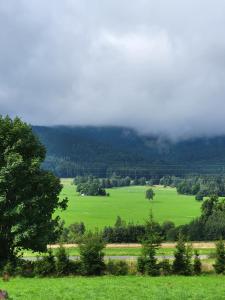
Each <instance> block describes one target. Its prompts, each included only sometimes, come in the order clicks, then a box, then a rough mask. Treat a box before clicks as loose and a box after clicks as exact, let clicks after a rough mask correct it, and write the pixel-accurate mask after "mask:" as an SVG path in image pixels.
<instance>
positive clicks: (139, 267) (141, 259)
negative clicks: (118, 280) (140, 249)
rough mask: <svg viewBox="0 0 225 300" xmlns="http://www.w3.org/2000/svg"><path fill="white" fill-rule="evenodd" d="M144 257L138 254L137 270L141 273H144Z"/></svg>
mask: <svg viewBox="0 0 225 300" xmlns="http://www.w3.org/2000/svg"><path fill="white" fill-rule="evenodd" d="M145 265H146V257H144V256H140V257H138V259H137V271H138V272H139V273H141V274H144V273H145Z"/></svg>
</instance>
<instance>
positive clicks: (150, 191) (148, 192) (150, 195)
mask: <svg viewBox="0 0 225 300" xmlns="http://www.w3.org/2000/svg"><path fill="white" fill-rule="evenodd" d="M154 196H155V193H154V191H153V189H151V188H150V189H147V190H146V192H145V198H146V199H148V200H153V198H154Z"/></svg>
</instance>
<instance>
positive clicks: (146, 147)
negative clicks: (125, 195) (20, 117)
mask: <svg viewBox="0 0 225 300" xmlns="http://www.w3.org/2000/svg"><path fill="white" fill-rule="evenodd" d="M33 131H34V132H35V133H36V134H37V135H38V136H39V138H40V139H41V141H42V142H43V143H44V145H45V146H46V148H47V158H46V160H45V162H44V167H45V168H46V169H49V170H52V171H53V172H54V173H55V174H56V175H58V176H60V177H75V176H78V175H95V176H97V177H109V176H111V175H112V174H113V173H114V172H116V174H117V175H121V176H123V177H125V176H130V177H131V178H140V177H147V178H150V177H157V178H161V177H162V176H165V175H174V176H183V175H187V174H212V175H213V174H218V173H223V172H224V170H225V136H221V137H214V138H198V139H197V138H195V139H189V140H180V141H176V142H175V141H173V142H172V141H169V140H167V139H165V138H162V137H156V136H146V135H139V134H138V133H137V132H135V131H134V130H132V129H128V128H122V127H67V126H56V127H43V126H42V127H41V126H34V127H33Z"/></svg>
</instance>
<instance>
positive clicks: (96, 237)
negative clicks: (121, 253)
mask: <svg viewBox="0 0 225 300" xmlns="http://www.w3.org/2000/svg"><path fill="white" fill-rule="evenodd" d="M104 247H105V243H104V241H103V239H102V236H101V235H100V234H99V233H98V232H95V233H92V232H88V233H87V234H86V235H85V236H84V237H83V238H82V239H81V241H80V243H79V249H80V259H81V264H82V273H83V274H84V275H101V274H103V272H104V270H105V263H104V253H103V249H104Z"/></svg>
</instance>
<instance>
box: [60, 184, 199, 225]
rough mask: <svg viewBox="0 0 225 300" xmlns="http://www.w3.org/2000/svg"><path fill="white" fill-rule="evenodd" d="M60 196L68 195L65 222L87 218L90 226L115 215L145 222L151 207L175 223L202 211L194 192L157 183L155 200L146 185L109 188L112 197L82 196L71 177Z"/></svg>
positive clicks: (160, 218) (106, 222) (159, 218)
mask: <svg viewBox="0 0 225 300" xmlns="http://www.w3.org/2000/svg"><path fill="white" fill-rule="evenodd" d="M62 184H63V191H62V193H61V197H68V199H69V203H68V208H67V210H66V211H64V212H62V213H60V215H61V217H62V219H63V220H65V223H66V225H70V224H72V223H75V222H81V221H82V222H84V223H85V225H86V227H87V228H89V229H94V228H103V227H104V226H106V225H113V224H114V223H115V220H116V217H117V216H121V218H123V219H124V220H126V221H127V222H132V221H133V222H134V223H139V224H143V222H144V221H145V220H146V219H147V218H148V215H149V212H150V210H152V211H153V215H154V218H155V219H156V220H157V221H159V222H160V223H162V222H164V221H165V220H171V221H173V222H174V223H175V224H176V225H180V224H185V223H188V222H189V221H190V220H192V219H193V218H194V217H196V216H198V215H199V214H200V206H201V203H200V202H198V201H196V200H195V198H194V196H186V195H178V194H177V192H176V189H174V188H164V187H161V186H157V187H155V188H154V191H155V197H154V200H153V201H151V200H150V201H149V200H147V199H145V191H146V189H147V187H145V186H131V187H122V188H113V189H108V190H107V191H108V192H109V193H110V196H109V197H99V196H97V197H94V196H81V195H79V194H78V193H77V192H76V187H75V186H74V185H72V180H71V179H62Z"/></svg>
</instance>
